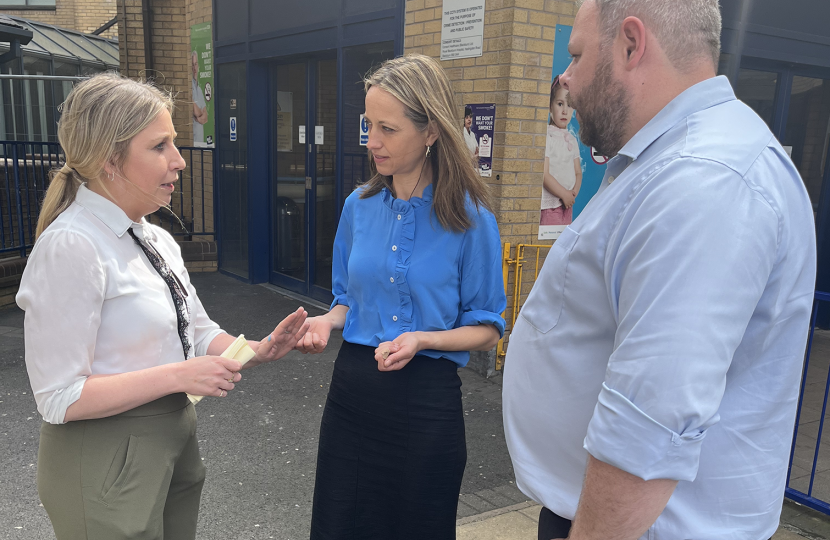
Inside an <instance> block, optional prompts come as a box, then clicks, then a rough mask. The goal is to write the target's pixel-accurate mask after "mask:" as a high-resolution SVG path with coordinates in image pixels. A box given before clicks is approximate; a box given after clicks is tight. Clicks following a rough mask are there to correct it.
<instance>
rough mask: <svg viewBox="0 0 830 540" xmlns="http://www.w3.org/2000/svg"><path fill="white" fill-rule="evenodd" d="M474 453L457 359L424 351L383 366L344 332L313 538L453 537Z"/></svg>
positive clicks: (323, 438)
mask: <svg viewBox="0 0 830 540" xmlns="http://www.w3.org/2000/svg"><path fill="white" fill-rule="evenodd" d="M466 463H467V446H466V439H465V436H464V413H463V410H462V408H461V379H460V378H459V377H458V366H457V365H456V364H455V363H454V362H452V361H450V360H445V359H438V360H436V359H434V358H428V357H426V356H421V355H417V356H415V357H414V358H413V359H412V360H411V361H410V362H409V364H407V365H406V366H405V367H404V368H403V369H401V370H399V371H392V372H381V371H378V367H377V362H376V361H375V359H374V347H366V346H363V345H354V344H352V343H348V342H344V343H343V346H342V347H341V348H340V353H339V354H338V356H337V360H336V362H335V364H334V374H333V375H332V380H331V388H330V390H329V395H328V399H327V401H326V408H325V410H324V412H323V420H322V424H321V426H320V441H319V450H318V454H317V477H316V481H315V485H314V506H313V509H312V517H311V539H312V540H335V539H336V540H405V539H410V538H411V539H416V538H417V539H418V540H424V539H430V540H443V539H454V538H455V518H456V511H457V507H458V495H459V493H460V491H461V479H462V477H463V476H464V466H465V465H466Z"/></svg>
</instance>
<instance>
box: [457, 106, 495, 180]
mask: <svg viewBox="0 0 830 540" xmlns="http://www.w3.org/2000/svg"><path fill="white" fill-rule="evenodd" d="M495 122H496V106H495V104H493V103H478V104H471V105H465V106H464V125H463V126H462V128H461V133H462V135H464V142H465V143H466V144H467V149H468V150H469V151H470V154H471V155H472V156H473V157H474V158H475V159H476V163H478V173H479V174H480V175H481V176H492V174H493V131H494V130H495Z"/></svg>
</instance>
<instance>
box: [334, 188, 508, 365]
mask: <svg viewBox="0 0 830 540" xmlns="http://www.w3.org/2000/svg"><path fill="white" fill-rule="evenodd" d="M361 191H362V190H360V189H358V190H357V191H355V192H354V193H352V194H351V195H350V196H349V197H348V198H347V199H346V204H345V206H344V207H343V213H342V215H341V216H340V225H339V226H338V228H337V236H336V237H335V239H334V260H333V263H332V292H333V293H334V302H333V303H332V307H334V306H335V305H337V304H341V305H345V306H348V307H349V312H348V314H347V315H346V323H345V326H344V328H343V339H345V340H346V341H348V342H350V343H355V344H358V345H368V346H372V347H376V346H378V345H380V344H381V343H382V342H384V341H392V340H394V339H395V338H397V337H398V336H400V335H401V334H403V333H405V332H414V331H438V330H451V329H453V328H458V327H460V326H471V325H476V324H492V325H495V326H496V328H498V330H499V333H500V334H503V333H504V319H503V318H502V316H501V313H502V312H503V311H504V308H505V305H506V298H505V295H504V284H503V282H502V272H501V240H500V238H499V230H498V226H497V225H496V218H495V217H494V216H493V214H492V213H491V212H489V211H487V210H486V209H484V208H480V209H476V207H475V205H473V204H472V203H468V205H467V211H468V212H469V215H470V217H471V218H472V221H473V225H472V227H471V228H469V229H468V230H466V231H464V232H461V233H456V232H448V231H447V230H445V229H444V228H443V227H442V226H441V224H440V223H439V222H438V218H437V217H436V216H435V213H434V212H433V211H432V185H429V186H427V187H426V188H425V189H424V193H423V197H422V198H419V197H414V198H412V199H410V200H409V201H402V200H400V199H396V198H395V197H393V196H392V193H391V192H390V191H389V190H388V189H384V190H383V191H381V192H380V193H379V194H377V195H375V196H373V197H369V198H368V199H361V198H360V193H361ZM419 354H423V355H425V356H429V357H431V358H442V357H443V358H447V359H449V360H452V361H453V362H455V363H457V364H458V365H459V366H464V365H466V364H467V361H468V360H469V358H470V354H469V352H467V351H452V352H451V351H433V350H424V351H421V352H420V353H419Z"/></svg>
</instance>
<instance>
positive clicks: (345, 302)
mask: <svg viewBox="0 0 830 540" xmlns="http://www.w3.org/2000/svg"><path fill="white" fill-rule="evenodd" d="M334 306H346V307H349V299H348V297H347V296H346V295H345V294H338V295H337V296H335V297H334V300H333V301H332V303H331V308H329V309H334Z"/></svg>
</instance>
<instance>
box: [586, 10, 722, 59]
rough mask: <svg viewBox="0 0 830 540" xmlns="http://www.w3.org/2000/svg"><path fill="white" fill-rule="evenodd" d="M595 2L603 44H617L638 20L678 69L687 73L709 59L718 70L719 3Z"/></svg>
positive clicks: (720, 22)
mask: <svg viewBox="0 0 830 540" xmlns="http://www.w3.org/2000/svg"><path fill="white" fill-rule="evenodd" d="M593 1H594V2H596V5H597V7H598V8H599V27H600V29H601V31H602V35H603V40H602V42H603V45H607V44H610V42H611V41H613V39H614V38H615V37H616V36H617V32H618V31H619V29H620V25H621V24H622V22H623V21H624V20H625V18H626V17H637V18H638V19H640V20H641V21H643V23H644V24H645V25H646V27H647V28H648V29H649V30H651V32H653V33H654V35H655V36H656V37H657V39H658V40H659V41H660V46H661V47H662V48H663V50H664V51H665V53H666V56H667V57H668V59H669V61H670V62H671V63H672V64H673V65H674V66H675V68H677V69H679V70H681V71H685V70H686V69H688V68H689V67H690V66H691V65H692V64H693V63H694V61H695V60H697V59H699V58H701V57H705V58H708V59H711V60H712V62H713V63H714V65H715V68H716V69H717V66H718V62H719V59H720V35H721V24H722V21H721V14H720V6H719V5H718V0H593ZM581 3H582V2H580V4H581Z"/></svg>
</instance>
